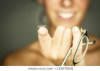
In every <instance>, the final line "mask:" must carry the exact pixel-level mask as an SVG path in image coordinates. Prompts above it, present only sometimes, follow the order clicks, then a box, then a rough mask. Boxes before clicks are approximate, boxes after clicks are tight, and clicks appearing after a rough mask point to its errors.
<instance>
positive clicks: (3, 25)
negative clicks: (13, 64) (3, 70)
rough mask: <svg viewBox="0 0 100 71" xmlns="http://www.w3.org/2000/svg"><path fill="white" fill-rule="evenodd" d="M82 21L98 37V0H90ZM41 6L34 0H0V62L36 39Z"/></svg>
mask: <svg viewBox="0 0 100 71" xmlns="http://www.w3.org/2000/svg"><path fill="white" fill-rule="evenodd" d="M91 1H92V2H91V4H90V7H89V9H88V11H87V14H86V16H85V18H84V20H83V22H82V24H83V26H84V28H86V29H87V31H88V32H90V33H91V34H94V35H96V36H98V37H100V31H99V30H100V4H99V3H100V0H91ZM41 12H42V6H41V5H39V4H38V3H37V2H36V1H35V0H0V64H1V62H2V59H3V58H4V56H5V55H6V54H8V53H9V52H11V51H13V50H15V49H18V48H21V47H24V46H26V45H28V44H30V43H32V42H34V41H35V40H37V39H38V38H37V29H38V28H37V26H38V25H40V22H39V17H40V14H41Z"/></svg>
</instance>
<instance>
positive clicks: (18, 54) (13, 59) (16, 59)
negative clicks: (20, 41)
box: [2, 41, 42, 65]
mask: <svg viewBox="0 0 100 71" xmlns="http://www.w3.org/2000/svg"><path fill="white" fill-rule="evenodd" d="M39 49H40V47H39V42H38V41H36V42H34V43H32V44H30V45H28V46H25V47H23V48H20V49H17V50H15V51H13V52H11V53H9V54H7V56H6V57H5V58H4V60H3V63H2V65H32V64H33V63H34V62H32V61H36V59H38V58H40V57H41V58H42V55H41V53H40V50H39ZM34 64H35V63H34Z"/></svg>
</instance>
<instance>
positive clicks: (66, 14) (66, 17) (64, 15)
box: [58, 13, 74, 19]
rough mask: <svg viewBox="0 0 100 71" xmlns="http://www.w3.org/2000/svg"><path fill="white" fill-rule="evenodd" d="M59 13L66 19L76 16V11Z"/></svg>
mask: <svg viewBox="0 0 100 71" xmlns="http://www.w3.org/2000/svg"><path fill="white" fill-rule="evenodd" d="M58 15H59V16H60V17H62V18H64V19H69V18H71V17H73V16H74V13H59V14H58Z"/></svg>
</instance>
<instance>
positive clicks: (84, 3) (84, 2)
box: [75, 0, 89, 9]
mask: <svg viewBox="0 0 100 71" xmlns="http://www.w3.org/2000/svg"><path fill="white" fill-rule="evenodd" d="M75 2H76V3H77V4H78V6H80V7H81V8H82V9H87V7H88V4H89V0H75Z"/></svg>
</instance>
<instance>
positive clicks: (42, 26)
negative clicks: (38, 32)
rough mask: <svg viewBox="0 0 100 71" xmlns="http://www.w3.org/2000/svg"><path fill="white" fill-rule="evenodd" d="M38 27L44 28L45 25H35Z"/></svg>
mask: <svg viewBox="0 0 100 71" xmlns="http://www.w3.org/2000/svg"><path fill="white" fill-rule="evenodd" d="M37 27H38V28H39V29H40V28H45V27H46V25H39V26H37Z"/></svg>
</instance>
